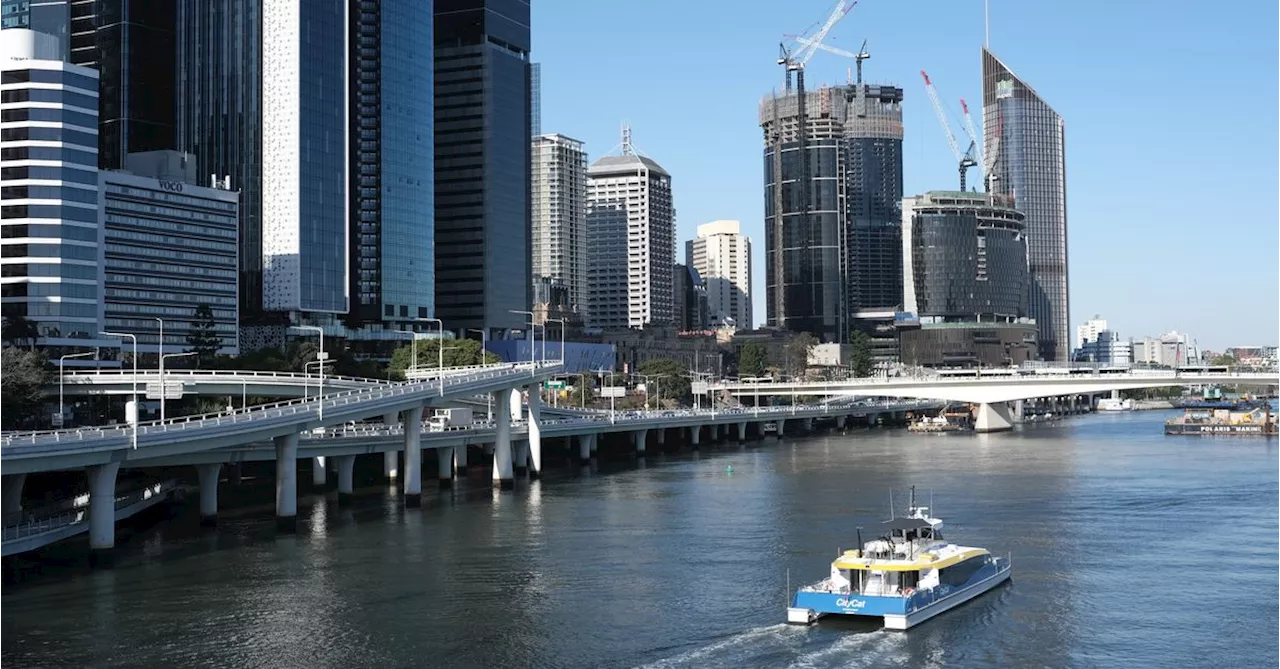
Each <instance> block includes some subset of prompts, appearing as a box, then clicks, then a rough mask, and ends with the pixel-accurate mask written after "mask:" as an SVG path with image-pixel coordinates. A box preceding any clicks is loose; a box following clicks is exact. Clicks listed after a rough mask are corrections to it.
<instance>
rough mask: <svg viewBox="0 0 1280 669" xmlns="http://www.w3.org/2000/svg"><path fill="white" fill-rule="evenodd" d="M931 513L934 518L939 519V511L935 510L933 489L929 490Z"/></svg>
mask: <svg viewBox="0 0 1280 669" xmlns="http://www.w3.org/2000/svg"><path fill="white" fill-rule="evenodd" d="M929 513H932V514H933V517H934V518H937V517H938V510H937V509H935V508H933V488H929Z"/></svg>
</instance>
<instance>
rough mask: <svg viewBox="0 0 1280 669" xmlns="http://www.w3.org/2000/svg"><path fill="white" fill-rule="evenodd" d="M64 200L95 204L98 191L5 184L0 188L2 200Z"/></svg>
mask: <svg viewBox="0 0 1280 669" xmlns="http://www.w3.org/2000/svg"><path fill="white" fill-rule="evenodd" d="M24 198H27V199H31V200H65V201H67V202H83V203H85V204H95V203H97V201H98V191H97V189H94V190H87V189H84V188H70V187H67V186H5V187H3V188H0V199H3V200H21V199H24Z"/></svg>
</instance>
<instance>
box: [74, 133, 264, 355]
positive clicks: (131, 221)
mask: <svg viewBox="0 0 1280 669" xmlns="http://www.w3.org/2000/svg"><path fill="white" fill-rule="evenodd" d="M125 167H126V170H127V171H108V170H103V171H100V172H99V175H100V181H99V188H100V190H101V192H102V195H103V197H102V207H103V209H102V213H103V220H104V225H103V235H104V238H105V247H106V253H105V260H104V270H105V274H106V280H105V284H104V289H103V291H104V296H105V300H104V302H105V309H106V313H105V320H106V329H107V330H113V331H116V332H131V333H134V334H136V335H137V336H138V351H139V352H143V353H158V352H159V346H157V342H159V340H160V323H159V322H157V321H156V318H157V317H159V318H163V319H164V350H165V352H167V353H174V352H177V351H184V350H186V349H187V348H188V345H187V335H189V334H190V333H191V330H192V325H193V324H194V323H195V322H196V321H197V314H196V310H197V308H198V307H199V306H200V305H202V304H203V305H208V307H209V310H210V313H211V314H212V316H213V324H214V332H215V333H216V334H217V336H218V338H219V339H220V340H221V345H220V346H219V348H218V351H219V352H220V353H224V354H228V355H236V354H238V353H239V343H238V342H239V337H238V330H239V310H238V304H239V295H238V287H237V275H238V272H237V267H236V247H237V241H238V231H237V228H238V227H239V216H238V215H237V212H238V209H239V199H240V198H239V196H238V194H237V193H235V192H234V191H228V190H224V189H222V188H210V187H208V186H204V185H201V183H200V179H199V175H198V174H197V172H196V161H195V159H194V158H193V157H192V156H189V155H187V154H183V153H179V152H177V151H148V152H144V153H131V154H129V155H128V156H126V159H125ZM139 212H146V215H145V216H140V215H138V214H139Z"/></svg>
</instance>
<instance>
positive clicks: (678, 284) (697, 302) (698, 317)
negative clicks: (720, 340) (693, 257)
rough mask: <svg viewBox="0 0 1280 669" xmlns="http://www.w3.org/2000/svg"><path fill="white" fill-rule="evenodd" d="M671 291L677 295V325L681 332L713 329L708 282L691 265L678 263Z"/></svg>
mask: <svg viewBox="0 0 1280 669" xmlns="http://www.w3.org/2000/svg"><path fill="white" fill-rule="evenodd" d="M671 286H672V288H671V291H672V293H673V294H674V295H675V306H674V314H675V323H674V325H675V326H676V328H677V329H679V330H681V331H688V330H701V329H703V328H707V327H711V315H710V313H711V312H710V306H709V301H708V299H707V297H708V296H707V285H706V281H705V280H704V279H703V278H702V276H701V275H699V273H698V270H697V269H696V268H694V267H692V266H690V265H681V264H679V263H676V265H675V270H674V272H673V273H672V282H671Z"/></svg>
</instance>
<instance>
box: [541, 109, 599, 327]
mask: <svg viewBox="0 0 1280 669" xmlns="http://www.w3.org/2000/svg"><path fill="white" fill-rule="evenodd" d="M532 178H533V191H532V193H533V196H532V198H531V200H530V202H531V205H532V208H533V276H532V277H531V278H532V281H533V282H534V284H535V285H536V284H537V283H538V282H539V281H540V280H543V279H549V280H552V281H554V282H555V283H557V284H559V285H562V286H564V287H565V288H567V289H568V291H569V307H570V309H571V310H573V311H577V312H578V313H579V314H585V312H586V306H587V226H586V216H587V210H586V207H587V152H586V150H585V149H583V146H582V142H580V141H578V140H576V139H573V138H572V137H566V136H564V135H555V134H552V135H540V136H538V137H535V138H533V173H532Z"/></svg>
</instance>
